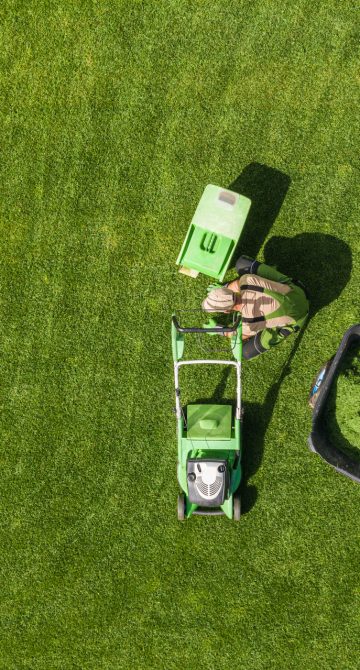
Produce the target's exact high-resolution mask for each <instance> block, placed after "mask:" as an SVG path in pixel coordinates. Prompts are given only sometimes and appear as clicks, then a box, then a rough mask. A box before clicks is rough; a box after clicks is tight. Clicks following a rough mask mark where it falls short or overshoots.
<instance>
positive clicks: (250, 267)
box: [230, 256, 291, 288]
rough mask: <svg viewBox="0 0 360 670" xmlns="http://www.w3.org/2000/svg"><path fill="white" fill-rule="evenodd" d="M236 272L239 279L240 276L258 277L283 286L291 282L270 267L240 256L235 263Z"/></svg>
mask: <svg viewBox="0 0 360 670" xmlns="http://www.w3.org/2000/svg"><path fill="white" fill-rule="evenodd" d="M236 270H237V273H238V275H239V276H240V277H241V276H242V275H246V274H250V275H258V276H259V277H263V278H264V279H270V280H271V281H278V282H282V283H284V284H288V283H289V282H291V277H287V276H286V275H284V274H283V273H282V272H279V271H278V270H276V268H274V267H272V266H271V265H266V263H260V262H259V261H257V260H255V259H253V258H248V257H247V256H240V258H238V260H237V261H236ZM230 288H231V286H230Z"/></svg>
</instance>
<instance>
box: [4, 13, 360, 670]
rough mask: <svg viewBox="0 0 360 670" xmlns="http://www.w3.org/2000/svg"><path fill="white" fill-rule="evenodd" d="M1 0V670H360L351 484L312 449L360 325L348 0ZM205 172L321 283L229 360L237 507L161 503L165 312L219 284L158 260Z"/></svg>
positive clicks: (352, 23)
mask: <svg viewBox="0 0 360 670" xmlns="http://www.w3.org/2000/svg"><path fill="white" fill-rule="evenodd" d="M0 12H1V18H2V37H3V45H4V48H3V50H2V53H1V63H2V68H1V71H2V78H1V110H2V145H3V147H4V152H3V159H2V162H1V172H2V174H1V183H2V198H1V220H0V221H1V225H0V246H1V254H0V280H1V321H0V323H1V338H0V348H1V352H0V353H1V359H0V360H1V369H2V374H1V496H0V505H1V514H0V519H1V557H2V560H1V573H2V597H1V626H2V645H1V651H0V668H4V670H15V669H16V670H18V669H22V668H26V669H28V668H31V669H33V668H34V669H36V670H58V669H59V670H60V669H61V670H65V669H66V670H67V669H68V668H69V669H70V668H79V669H84V670H85V669H90V668H91V669H93V668H94V669H95V668H96V670H105V669H111V670H115V669H121V670H122V669H127V668H134V669H139V670H140V669H141V670H143V669H146V670H150V669H151V668H166V670H172V669H174V670H175V669H176V670H178V669H179V668H182V667H184V668H187V669H189V670H192V669H195V668H196V670H213V668H215V667H216V668H218V669H219V670H221V669H222V668H227V667H229V665H232V666H239V667H240V666H241V667H244V668H251V670H260V669H266V670H267V669H268V668H276V669H277V668H279V669H280V668H281V669H283V668H287V669H292V668H294V669H295V668H296V669H301V670H302V669H303V668H308V669H309V670H312V669H313V668H314V669H315V668H317V669H318V668H324V669H325V668H326V670H330V669H334V670H335V669H336V670H352V669H354V670H355V668H357V667H358V644H357V640H358V635H359V596H360V583H359V577H358V565H359V530H358V521H357V517H358V509H359V502H360V489H359V487H358V486H357V485H356V484H354V483H353V482H351V481H350V480H347V479H345V478H344V477H341V476H340V475H338V474H337V473H335V472H334V471H333V470H332V469H331V468H329V467H328V466H326V465H325V464H324V463H323V462H322V461H321V460H320V459H319V458H317V457H316V456H314V455H313V454H311V453H310V452H309V451H308V449H307V446H306V438H307V435H308V433H309V430H310V415H309V410H308V407H307V394H308V391H309V387H310V383H311V380H312V378H313V377H314V375H315V374H316V372H317V371H318V369H319V367H320V365H321V364H322V363H323V362H324V361H325V360H327V359H328V358H329V357H330V356H331V355H332V354H333V353H334V351H335V350H336V348H337V346H338V343H339V341H340V339H341V336H342V334H343V332H344V331H345V329H346V328H347V327H348V326H350V325H351V324H353V323H354V322H356V321H358V320H359V307H358V296H359V253H358V252H359V246H360V243H359V239H360V237H359V223H358V222H359V213H360V212H359V209H360V208H359V197H358V178H359V175H358V171H359V156H358V147H357V140H358V138H359V125H358V109H359V73H358V57H359V39H358V38H359V30H358V16H357V8H356V6H355V3H353V2H351V1H350V0H345V1H344V2H342V3H341V5H339V3H336V2H335V1H333V0H329V1H328V2H326V3H322V2H320V1H319V0H314V1H313V2H309V0H302V1H301V0H297V1H296V2H290V1H289V0H287V1H286V0H285V1H282V2H280V1H279V0H278V1H273V2H267V3H265V2H261V1H260V0H254V2H251V3H249V2H241V1H238V2H235V0H228V1H226V2H225V1H221V2H219V1H217V0H214V1H212V2H210V1H209V0H204V1H203V2H198V3H195V2H190V1H189V2H185V1H183V0H179V1H176V2H175V1H174V0H170V1H168V2H163V1H160V2H156V3H155V2H137V1H135V0H134V1H133V2H125V1H120V0H118V1H117V2H108V1H107V0H104V1H103V2H92V3H85V2H80V1H79V2H74V1H70V2H68V3H59V4H58V5H55V4H53V3H50V2H45V1H41V0H39V1H38V2H36V3H25V2H21V1H16V0H14V1H10V0H8V1H7V2H5V3H3V5H2V7H1V10H0ZM207 183H215V184H220V185H224V186H228V185H230V184H234V183H235V186H234V187H236V186H237V187H238V188H239V189H241V190H242V191H243V192H245V193H246V194H247V195H249V196H250V197H252V199H253V209H252V214H251V216H250V223H251V226H250V229H249V231H248V233H247V236H246V237H245V239H244V240H243V248H242V251H244V252H247V253H249V254H253V255H258V256H259V257H260V258H262V259H265V260H266V261H267V262H270V263H276V264H277V265H278V267H279V269H280V270H282V271H284V272H287V273H289V274H293V275H297V276H299V277H300V278H301V279H302V280H303V281H304V282H305V283H307V284H308V286H309V289H310V292H311V296H312V313H311V319H310V321H309V324H308V326H307V328H306V330H305V332H304V334H303V335H300V336H298V338H297V339H293V338H290V339H289V340H288V341H287V342H286V343H285V344H284V345H282V346H281V348H279V349H278V350H277V351H273V352H271V353H270V354H268V355H266V356H263V357H260V358H259V359H258V360H255V361H253V362H252V363H251V364H247V365H244V372H243V385H244V404H245V425H244V465H245V475H244V487H243V488H244V490H243V499H244V504H245V507H246V508H247V510H248V513H247V514H246V515H245V516H244V518H243V520H242V522H241V523H240V524H239V525H237V524H233V523H230V522H228V521H227V520H226V519H199V518H197V519H192V520H191V522H189V523H186V524H184V525H179V524H178V522H177V520H176V514H175V508H176V495H177V490H178V488H177V483H176V470H175V466H176V440H175V422H174V418H173V415H172V407H173V404H174V399H173V379H172V364H171V351H170V338H169V321H170V314H171V310H172V309H173V307H179V306H186V305H188V306H193V305H194V304H195V305H198V304H199V303H200V300H201V299H202V297H203V295H204V290H205V286H206V284H207V280H206V279H205V278H200V279H199V280H197V281H196V282H192V281H191V280H190V279H188V278H185V277H180V276H179V275H178V274H177V273H176V269H175V267H174V261H175V259H176V255H177V253H178V250H179V248H180V244H181V242H182V240H183V238H184V235H185V232H186V230H187V226H188V223H189V220H190V218H191V216H192V213H193V211H194V208H195V206H196V204H197V201H198V199H199V197H200V195H201V192H202V190H203V187H204V185H205V184H207ZM288 358H290V363H288V364H287V361H288ZM183 380H184V384H185V385H186V388H187V393H188V397H189V398H190V399H191V400H195V399H196V398H197V397H199V396H204V395H205V396H206V394H209V393H210V394H211V393H217V394H219V393H220V392H221V391H222V390H223V389H224V388H225V383H226V382H228V384H227V386H226V389H225V391H224V392H225V395H228V396H229V397H231V394H232V387H231V382H230V379H229V380H228V379H227V377H226V376H225V375H222V376H221V377H219V376H218V375H217V374H216V373H215V375H214V376H212V375H211V374H210V372H207V373H204V376H203V377H201V378H200V377H197V376H196V375H194V376H189V375H188V376H186V375H185V374H184V377H183Z"/></svg>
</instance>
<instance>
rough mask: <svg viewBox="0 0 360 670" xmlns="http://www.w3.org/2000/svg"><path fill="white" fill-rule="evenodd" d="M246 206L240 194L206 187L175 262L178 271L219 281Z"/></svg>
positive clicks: (239, 228)
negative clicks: (200, 274)
mask: <svg viewBox="0 0 360 670" xmlns="http://www.w3.org/2000/svg"><path fill="white" fill-rule="evenodd" d="M250 205H251V200H249V198H246V197H245V196H244V195H239V194H238V193H235V192H234V191H229V190H228V189H224V188H221V187H220V186H214V185H213V184H208V186H206V188H205V190H204V193H203V194H202V196H201V198H200V202H199V204H198V206H197V208H196V212H195V214H194V217H193V220H192V221H191V224H190V226H189V230H188V232H187V235H186V238H185V241H184V244H183V245H182V248H181V251H180V254H179V256H178V258H177V261H176V263H177V265H180V272H182V273H183V274H187V275H189V276H190V277H197V276H198V274H199V272H201V273H203V274H204V275H207V276H209V277H213V278H214V279H216V280H217V281H220V282H221V281H223V279H224V276H225V273H226V270H227V269H228V267H229V264H230V261H231V258H232V255H233V253H234V251H235V248H236V245H237V242H238V240H239V237H240V235H241V231H242V229H243V227H244V224H245V221H246V217H247V215H248V212H249V209H250Z"/></svg>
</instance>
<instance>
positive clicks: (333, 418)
mask: <svg viewBox="0 0 360 670" xmlns="http://www.w3.org/2000/svg"><path fill="white" fill-rule="evenodd" d="M325 411H326V421H327V427H328V435H329V438H330V440H331V441H332V443H333V444H334V443H335V444H336V443H339V441H340V445H339V446H340V447H341V449H342V451H344V452H345V453H349V454H350V456H352V457H355V458H356V459H357V460H359V458H360V347H359V346H358V345H353V346H352V347H350V348H349V351H348V352H347V354H346V356H345V357H344V360H343V362H342V364H341V367H340V370H339V373H338V376H337V379H336V381H335V384H333V385H332V388H331V391H330V394H329V399H328V402H327V404H326V410H325Z"/></svg>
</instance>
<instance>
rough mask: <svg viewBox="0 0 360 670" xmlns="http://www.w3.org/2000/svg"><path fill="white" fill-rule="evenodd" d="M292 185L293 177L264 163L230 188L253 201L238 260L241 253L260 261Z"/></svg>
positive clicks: (248, 169)
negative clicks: (263, 246)
mask: <svg viewBox="0 0 360 670" xmlns="http://www.w3.org/2000/svg"><path fill="white" fill-rule="evenodd" d="M290 183H291V180H290V177H289V176H288V175H286V174H284V173H283V172H280V170H276V169H275V168H271V167H268V166H267V165H262V164H261V163H250V165H247V166H246V168H245V169H244V170H243V172H242V173H241V174H240V175H239V176H238V177H237V178H236V179H235V181H233V182H232V184H230V186H229V189H231V190H232V191H235V192H236V193H240V194H241V195H246V196H247V197H248V198H250V200H251V207H250V211H249V215H248V217H247V219H246V223H245V226H244V230H243V231H242V233H241V238H240V242H239V244H238V245H237V247H236V249H235V252H234V260H236V259H237V258H238V256H240V255H241V254H247V255H248V256H251V257H253V258H256V255H257V254H258V252H259V249H260V248H261V247H262V245H263V243H264V241H265V239H266V237H267V235H268V233H269V231H270V230H271V228H272V226H273V224H274V221H275V219H276V217H277V216H278V214H279V212H280V209H281V207H282V204H283V202H284V200H285V197H286V194H287V192H288V190H289V187H290Z"/></svg>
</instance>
